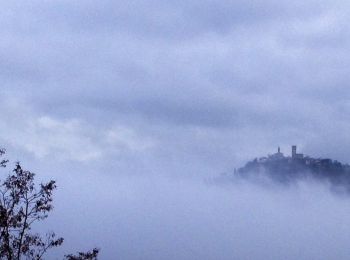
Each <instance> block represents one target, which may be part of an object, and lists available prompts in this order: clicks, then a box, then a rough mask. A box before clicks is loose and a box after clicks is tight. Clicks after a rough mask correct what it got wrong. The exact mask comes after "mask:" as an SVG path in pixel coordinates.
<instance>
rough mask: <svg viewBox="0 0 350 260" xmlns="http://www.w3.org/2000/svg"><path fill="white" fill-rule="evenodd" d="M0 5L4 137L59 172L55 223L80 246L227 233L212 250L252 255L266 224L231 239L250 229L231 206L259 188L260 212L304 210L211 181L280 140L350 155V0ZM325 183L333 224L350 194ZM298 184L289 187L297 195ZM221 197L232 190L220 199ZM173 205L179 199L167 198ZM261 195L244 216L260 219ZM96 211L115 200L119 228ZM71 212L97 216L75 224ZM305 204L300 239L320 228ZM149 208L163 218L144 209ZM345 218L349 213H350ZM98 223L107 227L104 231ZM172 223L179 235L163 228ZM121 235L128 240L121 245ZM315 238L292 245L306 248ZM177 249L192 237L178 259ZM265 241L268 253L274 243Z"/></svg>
mask: <svg viewBox="0 0 350 260" xmlns="http://www.w3.org/2000/svg"><path fill="white" fill-rule="evenodd" d="M0 2H1V10H0V33H1V39H0V82H1V87H0V96H1V98H2V102H1V103H0V109H1V111H2V113H1V114H0V143H1V146H3V147H5V148H6V149H7V154H8V157H9V159H11V160H12V161H13V162H14V161H21V162H22V163H23V164H24V167H26V168H28V169H30V170H33V171H35V172H36V173H37V174H38V176H37V177H38V178H39V180H47V179H49V178H54V179H56V180H57V183H58V191H57V206H56V209H55V213H54V216H53V219H55V220H56V222H52V223H55V225H57V227H56V228H55V229H57V230H58V231H60V232H61V233H63V234H64V235H65V237H67V238H68V242H67V244H68V245H67V246H66V247H65V249H71V250H75V249H76V250H78V248H83V249H85V248H86V247H87V248H89V247H92V246H94V245H97V246H99V247H101V249H102V251H101V254H102V255H101V259H113V258H112V256H116V255H120V257H121V258H122V259H142V258H144V259H155V258H159V259H160V258H163V259H164V257H166V258H167V259H170V258H171V257H170V255H172V256H173V257H174V259H179V258H182V259H195V258H196V257H197V258H198V259H203V258H205V257H203V255H200V252H201V250H200V249H199V248H204V247H206V248H209V246H208V245H212V247H211V250H210V252H207V254H208V259H215V258H216V259H220V258H221V259H225V258H228V259H230V256H232V255H235V252H236V253H237V255H236V257H241V258H240V259H243V258H244V256H246V257H247V259H252V258H251V257H252V255H248V253H247V252H248V251H249V250H248V249H251V248H249V247H248V241H249V240H250V238H252V240H253V241H254V238H255V239H257V238H256V236H262V233H258V234H253V233H254V232H248V235H247V238H246V239H243V242H242V241H241V242H242V243H243V244H242V247H241V248H242V251H241V252H238V251H235V250H233V251H230V250H231V247H230V246H229V245H231V243H232V244H235V243H236V242H237V241H238V240H237V239H238V238H237V237H235V236H232V237H230V234H233V233H235V232H234V231H237V230H236V229H235V228H234V227H237V229H239V230H240V231H238V234H242V231H241V230H243V229H244V228H243V227H245V225H246V226H249V225H248V223H250V222H249V221H248V222H244V221H243V222H244V223H243V224H242V225H238V224H237V225H236V226H233V227H231V228H232V230H230V229H228V230H226V229H225V228H224V227H225V226H224V224H222V223H225V221H228V220H227V219H225V216H227V214H228V215H230V214H233V215H232V218H233V219H235V215H234V214H236V213H234V212H235V210H234V208H233V206H232V205H236V206H237V207H240V206H241V204H240V199H246V200H247V205H250V206H251V208H256V207H257V205H256V203H257V202H256V199H258V200H259V199H260V201H261V200H262V201H264V202H266V203H265V204H264V203H262V204H263V205H265V207H263V209H262V211H261V212H262V213H261V212H260V211H259V210H258V212H255V211H253V213H254V214H256V215H257V216H265V217H267V212H269V211H274V210H273V209H276V210H277V211H278V212H280V214H282V215H283V212H294V210H295V209H294V208H293V207H291V208H290V207H284V206H281V204H283V203H281V202H276V201H274V198H276V197H277V198H278V196H277V195H271V196H272V198H271V197H270V195H268V194H270V193H269V192H267V191H264V192H262V191H261V193H260V191H259V189H258V188H256V187H251V189H250V190H249V189H248V188H247V189H245V188H243V187H239V188H237V189H238V190H239V189H244V192H243V195H241V196H242V197H240V199H235V200H234V201H233V202H232V204H230V202H229V201H227V200H228V199H227V198H226V196H227V197H229V196H233V195H235V192H236V191H234V190H230V189H228V190H227V189H226V188H224V189H223V191H221V190H220V189H218V190H216V188H210V187H207V186H206V185H204V184H203V183H202V180H203V179H205V178H208V177H212V176H216V175H218V174H220V173H222V172H230V171H232V170H233V169H234V168H235V167H240V166H242V165H244V163H245V162H246V161H247V160H250V159H253V158H255V157H258V156H264V155H266V154H268V153H273V152H275V151H276V150H277V147H278V146H280V147H281V148H282V152H284V153H285V154H287V155H288V154H290V146H291V145H294V144H296V145H298V149H299V151H300V152H303V153H305V154H308V155H311V156H314V157H323V158H333V159H337V160H339V161H341V162H344V163H350V159H349V157H348V154H349V152H350V148H349V147H350V139H349V138H347V135H348V129H349V127H350V122H349V120H348V119H349V118H350V117H349V116H350V103H349V97H350V88H348V87H347V84H348V81H349V80H350V79H349V77H350V76H349V73H348V71H347V68H348V67H349V66H350V54H349V52H348V46H349V41H350V28H349V24H348V21H349V18H350V17H349V14H350V12H349V9H350V4H349V3H348V2H347V1H344V0H332V1H314V0H308V1H301V0H295V1H284V0H282V1H281V0H279V1H277V0H266V1H257V0H250V1H243V0H237V1H227V0H223V1H209V0H201V1H199V0H192V1H182V0H177V1H175V0H174V1H160V0H149V1H144V0H143V1H142V0H135V1H133V0H131V1H108V0H100V1H91V0H85V1H80V0H76V1H67V0H61V1H34V0H33V1H32V0H30V1H16V0H14V1H0ZM310 185H311V184H310ZM311 186H312V188H311V190H315V192H316V194H318V193H317V192H319V193H320V194H322V195H319V196H320V197H322V198H323V200H322V201H323V202H324V204H322V203H319V204H317V203H316V205H313V203H312V201H311V200H310V197H309V195H310V194H309V193H306V194H305V193H302V194H304V195H301V197H302V198H303V199H305V200H306V201H307V202H305V203H306V205H308V206H307V207H306V208H307V210H306V212H309V213H310V214H309V215H307V214H306V215H305V216H314V215H313V214H314V213H313V212H314V211H313V209H315V208H316V211H317V210H320V211H321V208H322V207H324V206H330V207H331V209H330V210H329V211H328V210H327V211H326V212H325V214H323V217H322V218H321V219H320V220H319V221H320V222H319V223H321V224H322V225H326V226H327V224H330V219H331V217H332V216H331V214H332V213H331V212H338V211H341V212H339V214H340V216H346V214H347V213H348V212H347V211H348V210H350V208H349V207H348V206H346V207H345V208H343V207H344V205H343V202H341V201H338V200H337V202H336V203H333V200H334V198H333V197H332V196H333V195H329V194H328V195H325V194H327V193H326V192H325V191H323V190H322V188H320V187H318V186H317V185H316V186H315V185H313V184H312V185H311ZM213 189H214V190H213ZM296 190H298V191H295V192H296V193H298V192H300V190H299V189H296ZM320 190H322V192H321V191H320ZM156 191H157V192H156ZM180 191H181V192H180ZM179 192H180V193H181V194H178V193H179ZM163 193H164V197H163V196H162V194H163ZM258 194H262V195H261V197H260V196H259V195H258ZM292 194H295V193H292ZM177 195H179V196H177ZM288 196H291V195H283V196H282V197H283V198H285V200H284V202H285V203H287V202H288V198H289V197H288ZM144 197H146V198H148V200H147V199H146V201H143V198H144ZM198 197H199V198H198ZM297 197H298V196H297ZM214 198H215V199H216V200H222V201H223V202H222V203H219V205H218V206H217V207H218V208H216V207H215V202H214ZM303 199H302V200H303ZM299 200H300V198H299V197H298V199H296V201H299ZM169 201H170V202H171V203H173V204H172V205H173V208H167V206H166V205H167V202H169ZM107 202H108V203H107ZM143 202H145V204H143ZM186 203H187V204H186ZM206 203H208V207H207V208H206V207H204V208H203V207H202V206H203V205H206ZM294 203H295V204H298V203H297V202H294ZM86 205H89V207H87V206H86ZM156 205H159V206H160V207H162V208H164V211H165V213H164V214H163V213H162V212H158V211H157V210H156V209H157V207H156ZM186 205H187V206H186ZM201 205H202V206H201ZM230 205H231V206H230ZM244 205H245V204H244ZM247 205H245V206H243V208H244V207H245V209H246V210H244V213H243V215H247V216H248V215H250V214H251V213H252V212H250V209H248V208H249V207H248V206H247ZM283 205H284V204H283ZM143 206H144V207H143ZM192 206H194V209H193V210H194V211H193V212H192V211H191V210H190V209H192V208H193V207H192ZM137 209H139V210H137ZM186 210H187V212H189V213H188V214H189V215H191V214H193V218H199V220H198V221H199V223H202V224H203V225H205V224H206V225H208V230H210V231H211V232H212V233H215V234H220V235H222V237H226V238H227V240H225V241H226V242H225V243H223V244H222V247H221V245H218V244H215V243H214V242H213V241H211V238H210V235H206V234H208V233H206V232H207V231H203V230H202V229H201V228H200V226H199V225H198V224H194V223H193V222H191V221H192V220H190V219H185V220H183V218H184V216H183V214H184V213H183V212H186ZM96 211H98V212H103V214H104V215H105V216H106V218H107V219H105V220H106V222H105V223H108V225H109V226H110V227H112V228H111V229H107V227H106V226H104V227H103V228H101V226H103V225H104V222H103V221H102V219H103V218H101V216H98V214H97V213H96ZM173 211H174V212H173ZM216 211H219V213H215V214H214V213H213V215H211V217H207V218H201V216H202V215H201V213H208V212H211V213H212V212H216ZM70 212H75V213H74V214H78V215H79V213H81V212H85V215H82V216H81V218H78V220H77V219H75V220H74V219H73V214H72V213H70ZM154 212H155V213H154ZM175 212H177V214H174V216H170V215H168V214H171V213H175ZM179 212H182V213H179ZM259 212H260V213H259ZM296 212H297V213H296V215H297V219H298V221H299V222H298V224H299V225H297V226H299V227H300V229H297V231H296V235H295V237H297V236H298V237H303V236H307V234H309V233H308V232H307V231H305V230H303V228H302V227H303V226H304V225H309V224H310V222H309V221H310V219H309V218H308V220H307V221H306V222H303V220H302V216H303V215H302V211H298V210H296ZM327 212H328V213H329V214H330V215H329V214H328V215H327ZM190 213H191V214H190ZM299 213H300V214H299ZM96 214H97V215H96ZM119 214H120V215H119ZM128 214H129V215H128ZM145 214H146V215H147V214H149V215H151V217H150V219H152V221H149V222H147V221H143V220H144V218H143V217H144V216H145ZM152 214H153V215H154V218H153V217H152ZM280 214H277V216H276V215H274V216H272V217H271V219H272V220H276V221H279V222H278V225H276V230H272V231H271V232H270V233H269V234H270V235H271V238H273V239H276V238H277V237H278V235H277V234H281V233H283V232H285V228H286V226H284V225H283V222H281V221H280V218H281V217H284V216H281V215H280ZM298 214H299V215H298ZM135 215H137V217H135ZM84 216H91V217H86V219H85V217H84ZM112 216H113V217H112ZM118 216H119V217H118ZM128 216H129V217H130V216H133V217H130V218H129V217H128ZM339 218H340V219H339V223H343V224H344V223H345V222H344V221H346V220H345V217H344V219H342V217H339ZM114 219H115V221H116V222H118V221H119V222H118V223H114V222H113V220H114ZM213 219H218V221H221V224H220V225H219V224H217V225H215V224H213ZM62 220H64V221H63V222H62ZM162 221H163V222H162ZM172 221H174V223H177V224H178V226H183V227H186V226H187V227H188V228H189V230H194V231H196V232H194V234H196V235H197V237H195V238H193V239H190V238H191V237H188V236H187V232H185V228H184V230H180V231H179V230H176V231H174V228H175V227H173V226H171V225H170V226H168V225H166V224H169V223H170V222H171V223H173V222H172ZM201 221H202V222H201ZM50 223H51V222H50ZM74 223H75V224H74ZM157 223H161V224H162V223H163V226H162V225H161V227H163V229H162V230H160V231H159V233H157V232H155V231H154V230H151V229H150V226H152V225H155V224H157ZM238 223H240V222H239V221H238ZM254 223H255V227H258V226H259V225H258V224H257V223H256V222H254ZM337 223H338V222H337ZM73 224H74V225H73ZM265 224H266V223H265ZM321 224H320V225H321ZM332 224H334V223H332ZM114 225H115V226H114ZM266 225H267V226H269V224H266ZM266 225H265V226H266ZM311 225H313V224H312V223H311ZM65 226H67V227H69V228H74V227H79V230H80V231H79V232H78V234H80V232H81V233H82V234H83V233H84V234H85V236H79V238H77V237H76V234H72V232H71V231H70V230H69V228H65ZM89 226H91V227H94V228H91V233H90V234H89V232H88V231H87V230H89ZM113 226H114V228H113ZM253 226H254V225H253ZM191 227H192V229H191ZM313 227H315V226H313ZM327 227H328V228H329V229H332V228H333V229H336V227H338V226H337V225H335V224H334V226H332V225H330V226H327ZM100 228H101V229H100ZM118 228H120V233H119V230H118ZM82 230H84V231H82ZM111 230H112V231H115V232H114V233H113V232H112V231H111ZM169 230H170V231H174V232H173V235H174V236H175V238H169V237H167V239H164V240H162V236H166V234H168V233H169V232H170V231H169ZM58 231H57V232H58ZM231 231H232V233H231ZM308 231H310V232H312V231H313V230H312V227H311V230H308ZM86 232H87V233H86ZM261 232H262V231H261ZM170 233H171V232H170ZM209 233H210V232H209ZM316 233H317V232H316ZM104 235H105V236H104ZM158 235H159V236H158ZM322 235H323V236H322ZM137 236H140V237H137ZM319 236H321V237H323V238H324V241H323V242H320V244H317V245H316V244H315V245H314V246H313V247H311V248H312V249H310V250H309V251H307V250H306V251H305V252H306V253H305V255H304V257H305V259H310V257H311V258H312V257H315V258H316V255H317V254H316V253H315V252H317V249H320V248H321V247H322V245H323V244H322V243H325V244H326V243H328V242H330V240H327V238H326V235H325V234H323V233H322V234H319ZM346 236H347V235H346V234H345V231H344V232H338V233H335V234H334V237H335V239H336V240H337V241H339V240H342V239H343V238H347V237H346ZM86 237H95V239H94V238H89V239H88V241H85V240H84V238H86ZM112 237H116V240H115V244H114V243H112V244H113V245H107V243H108V242H106V241H111V240H112ZM198 237H204V238H205V237H206V238H207V239H204V238H203V239H202V240H201V239H198V241H197V238H198ZM214 237H215V236H214ZM220 237H221V236H220ZM295 237H294V238H295ZM311 237H312V238H316V237H317V236H316V235H315V236H311ZM123 238H125V240H123ZM150 238H154V239H155V238H157V239H155V240H152V239H151V240H149V239H150ZM180 238H181V239H180ZM183 238H186V239H187V240H188V241H187V242H186V244H187V245H188V248H187V249H186V247H184V246H183V244H181V243H180V242H179V243H180V244H178V245H177V247H176V246H170V242H171V241H180V240H182V239H183ZM289 238H290V239H287V238H285V239H284V240H283V239H282V240H281V241H282V242H281V244H279V245H278V244H274V245H275V246H271V250H270V251H268V252H271V254H270V255H266V257H268V256H270V257H269V258H270V259H280V257H281V255H280V254H279V253H278V252H279V251H278V250H277V249H278V248H284V246H285V245H286V244H289V243H288V242H289V241H290V240H291V239H292V238H291V237H289ZM69 239H70V240H69ZM306 240H308V241H309V238H305V240H302V239H301V241H306ZM140 241H143V242H140ZM144 241H152V242H153V243H151V242H149V244H147V243H146V242H144ZM196 241H197V242H196ZM256 241H258V240H256ZM167 242H168V243H167ZM100 243H103V244H102V245H101V244H100ZM133 243H136V244H137V243H140V245H141V246H140V247H139V250H135V249H132V248H131V247H130V244H133ZM245 243H246V244H245ZM110 244H111V243H110ZM253 244H254V243H253ZM328 244H329V243H328ZM300 245H301V243H300V244H298V243H296V244H292V245H291V246H290V247H288V248H284V249H286V250H287V249H288V250H290V252H291V255H292V256H293V254H296V252H297V250H296V249H298V250H299V249H300ZM339 245H341V244H339ZM70 247H71V248H70ZM113 248H116V250H115V251H113ZM152 248H153V249H152ZM157 248H158V249H159V250H158V249H157ZM176 248H177V249H179V248H180V249H181V250H180V249H179V251H177V252H179V254H180V255H178V257H177V258H176V257H175V255H174V251H175V249H176ZM262 248H264V247H262ZM333 249H334V250H333V251H332V250H331V251H330V252H336V251H338V252H340V253H339V254H342V253H344V255H343V256H341V255H338V259H342V257H344V258H345V256H346V255H348V252H346V251H342V250H339V248H337V245H334V247H333ZM157 250H158V251H157ZM208 250H209V249H208ZM288 250H287V251H288ZM312 250H315V252H314V251H312ZM251 251H252V252H253V253H254V252H255V253H256V252H257V255H259V254H261V248H260V249H259V248H258V249H257V250H255V251H254V250H251ZM103 252H104V253H103ZM157 252H158V253H159V254H157ZM189 252H192V253H189ZM198 252H199V253H198ZM218 252H223V253H222V254H224V255H217V253H218ZM225 252H226V253H225ZM182 253H183V254H182ZM103 254H104V255H103ZM181 254H182V255H181ZM191 254H192V255H191ZM193 254H194V255H193ZM198 254H199V255H198ZM314 254H316V255H314ZM142 256H144V257H142ZM253 256H254V255H253ZM294 256H295V255H294ZM318 257H319V255H318ZM293 258H294V257H291V259H293ZM299 259H300V256H299ZM318 259H320V258H318Z"/></svg>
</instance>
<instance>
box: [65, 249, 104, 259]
mask: <svg viewBox="0 0 350 260" xmlns="http://www.w3.org/2000/svg"><path fill="white" fill-rule="evenodd" d="M98 252H99V249H97V248H94V249H93V250H92V251H89V252H86V253H83V252H79V253H78V254H77V255H72V254H70V255H66V256H65V258H66V259H67V260H84V259H85V260H95V259H97V255H98Z"/></svg>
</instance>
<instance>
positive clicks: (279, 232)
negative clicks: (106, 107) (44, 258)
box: [47, 175, 350, 259]
mask: <svg viewBox="0 0 350 260" xmlns="http://www.w3.org/2000/svg"><path fill="white" fill-rule="evenodd" d="M60 185H61V186H62V187H64V188H62V189H63V190H64V192H58V197H57V204H56V208H55V212H54V213H53V215H52V216H51V217H50V219H49V220H48V222H47V224H48V226H49V227H52V228H54V229H55V231H56V232H57V233H58V234H60V235H62V236H64V237H65V239H66V240H65V245H64V246H63V247H62V248H61V249H59V250H55V251H53V252H51V254H52V255H53V256H57V255H61V254H64V252H67V251H74V250H76V249H77V248H87V247H93V246H99V247H100V248H101V249H102V251H101V259H347V258H348V256H349V253H350V248H349V247H348V241H349V239H350V225H349V224H350V220H349V217H348V216H349V214H350V204H349V199H350V197H347V196H340V195H336V194H334V193H332V192H330V187H329V185H327V184H326V183H321V182H319V181H316V180H303V181H299V182H297V183H294V184H293V185H289V186H286V185H283V186H281V185H280V184H277V183H274V182H266V181H265V182H264V184H263V185H262V184H261V183H259V182H257V181H255V182H254V183H253V182H250V181H247V180H241V179H238V180H235V181H230V182H220V183H217V182H216V181H215V178H214V179H210V178H208V179H206V180H204V179H200V178H187V179H185V178H172V177H169V176H168V177H165V176H161V175H145V176H132V177H130V176H129V177H128V176H124V177H120V178H113V177H105V178H96V177H95V176H90V177H88V178H84V179H82V180H81V181H80V182H79V183H77V182H71V180H67V181H65V182H64V183H63V182H62V183H60ZM91 186H94V189H91ZM65 212H69V214H65Z"/></svg>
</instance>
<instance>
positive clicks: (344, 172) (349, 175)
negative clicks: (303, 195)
mask: <svg viewBox="0 0 350 260" xmlns="http://www.w3.org/2000/svg"><path fill="white" fill-rule="evenodd" d="M235 173H236V174H238V175H241V176H242V177H244V176H256V174H266V175H268V176H270V177H272V178H273V179H276V180H279V181H282V182H288V181H290V180H293V179H295V178H296V177H308V176H312V177H317V178H321V179H327V180H329V181H331V182H332V183H343V182H346V183H349V184H350V166H349V165H348V164H342V163H340V162H338V161H336V160H332V159H323V158H312V157H310V156H305V155H304V154H302V153H297V146H296V145H293V146H292V152H291V156H285V155H284V154H283V153H282V152H281V149H280V148H278V150H277V153H274V154H271V155H268V156H267V157H261V158H256V159H254V160H252V161H250V162H248V163H247V164H246V165H245V166H244V167H242V168H239V169H238V170H236V171H235Z"/></svg>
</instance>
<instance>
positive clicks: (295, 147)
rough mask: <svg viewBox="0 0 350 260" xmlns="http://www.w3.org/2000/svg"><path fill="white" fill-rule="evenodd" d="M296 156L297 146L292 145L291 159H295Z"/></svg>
mask: <svg viewBox="0 0 350 260" xmlns="http://www.w3.org/2000/svg"><path fill="white" fill-rule="evenodd" d="M296 155H297V146H296V145H293V146H292V158H295V157H296Z"/></svg>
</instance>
